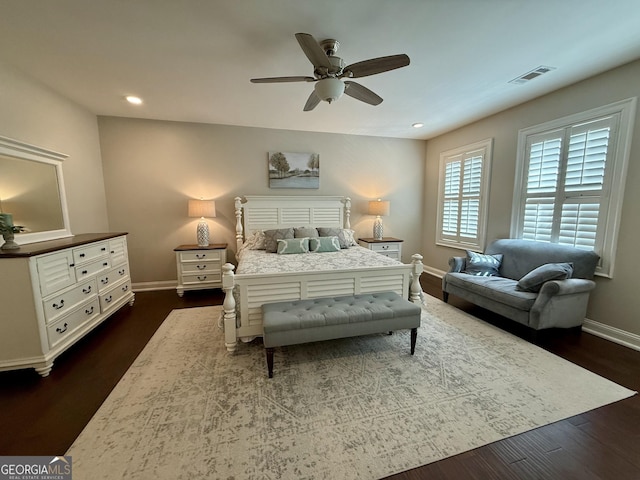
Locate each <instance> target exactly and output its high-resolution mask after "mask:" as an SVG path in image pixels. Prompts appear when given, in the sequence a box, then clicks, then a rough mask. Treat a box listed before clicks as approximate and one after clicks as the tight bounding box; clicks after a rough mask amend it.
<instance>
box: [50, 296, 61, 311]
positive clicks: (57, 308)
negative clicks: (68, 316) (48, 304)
mask: <svg viewBox="0 0 640 480" xmlns="http://www.w3.org/2000/svg"><path fill="white" fill-rule="evenodd" d="M52 307H53V308H55V309H56V310H60V309H61V308H62V307H64V298H63V299H62V300H60V303H54V304H53V305H52Z"/></svg>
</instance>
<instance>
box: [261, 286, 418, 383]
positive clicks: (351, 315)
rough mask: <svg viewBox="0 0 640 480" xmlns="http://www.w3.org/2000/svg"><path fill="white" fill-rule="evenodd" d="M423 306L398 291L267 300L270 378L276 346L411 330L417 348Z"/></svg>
mask: <svg viewBox="0 0 640 480" xmlns="http://www.w3.org/2000/svg"><path fill="white" fill-rule="evenodd" d="M420 313H421V308H420V306H419V305H416V304H414V303H411V302H410V301H408V300H405V299H403V298H402V297H400V295H398V294H397V293H393V292H380V293H370V294H361V295H350V296H344V297H329V298H316V299H312V300H295V301H289V302H277V303H267V304H264V305H263V306H262V323H263V327H264V335H263V340H264V346H265V348H266V353H267V368H268V370H269V378H271V377H273V351H274V347H282V346H286V345H296V344H300V343H309V342H318V341H322V340H333V339H336V338H345V337H355V336H359V335H369V334H373V333H383V332H392V331H394V330H401V329H405V328H410V329H411V355H413V353H414V351H415V345H416V338H417V335H418V327H419V326H420Z"/></svg>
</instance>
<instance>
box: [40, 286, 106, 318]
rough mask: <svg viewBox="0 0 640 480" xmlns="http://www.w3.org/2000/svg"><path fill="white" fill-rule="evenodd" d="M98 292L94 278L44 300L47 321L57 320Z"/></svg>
mask: <svg viewBox="0 0 640 480" xmlns="http://www.w3.org/2000/svg"><path fill="white" fill-rule="evenodd" d="M97 294H98V289H97V288H96V281H95V279H94V278H92V279H91V280H89V281H88V282H85V283H81V284H79V285H76V286H75V287H73V288H71V289H69V290H66V291H63V292H62V293H57V294H55V295H53V296H51V297H49V298H47V299H46V300H43V302H42V304H43V307H44V317H45V320H46V321H47V323H51V322H54V321H56V319H58V318H59V317H60V316H61V315H64V314H66V313H67V312H69V311H70V310H71V309H73V307H75V306H76V305H78V304H80V303H82V302H85V301H87V300H88V299H89V298H91V296H95V295H97Z"/></svg>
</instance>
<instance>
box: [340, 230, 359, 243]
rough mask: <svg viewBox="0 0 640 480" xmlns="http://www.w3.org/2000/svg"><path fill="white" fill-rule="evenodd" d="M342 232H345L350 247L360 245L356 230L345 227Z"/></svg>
mask: <svg viewBox="0 0 640 480" xmlns="http://www.w3.org/2000/svg"><path fill="white" fill-rule="evenodd" d="M342 233H343V234H344V238H345V242H346V243H347V245H348V246H349V247H353V246H355V245H358V242H356V232H355V230H349V229H348V228H343V229H342Z"/></svg>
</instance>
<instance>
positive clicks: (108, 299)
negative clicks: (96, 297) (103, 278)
mask: <svg viewBox="0 0 640 480" xmlns="http://www.w3.org/2000/svg"><path fill="white" fill-rule="evenodd" d="M111 300H113V296H112V295H109V296H108V297H105V299H104V301H105V302H107V303H111Z"/></svg>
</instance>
